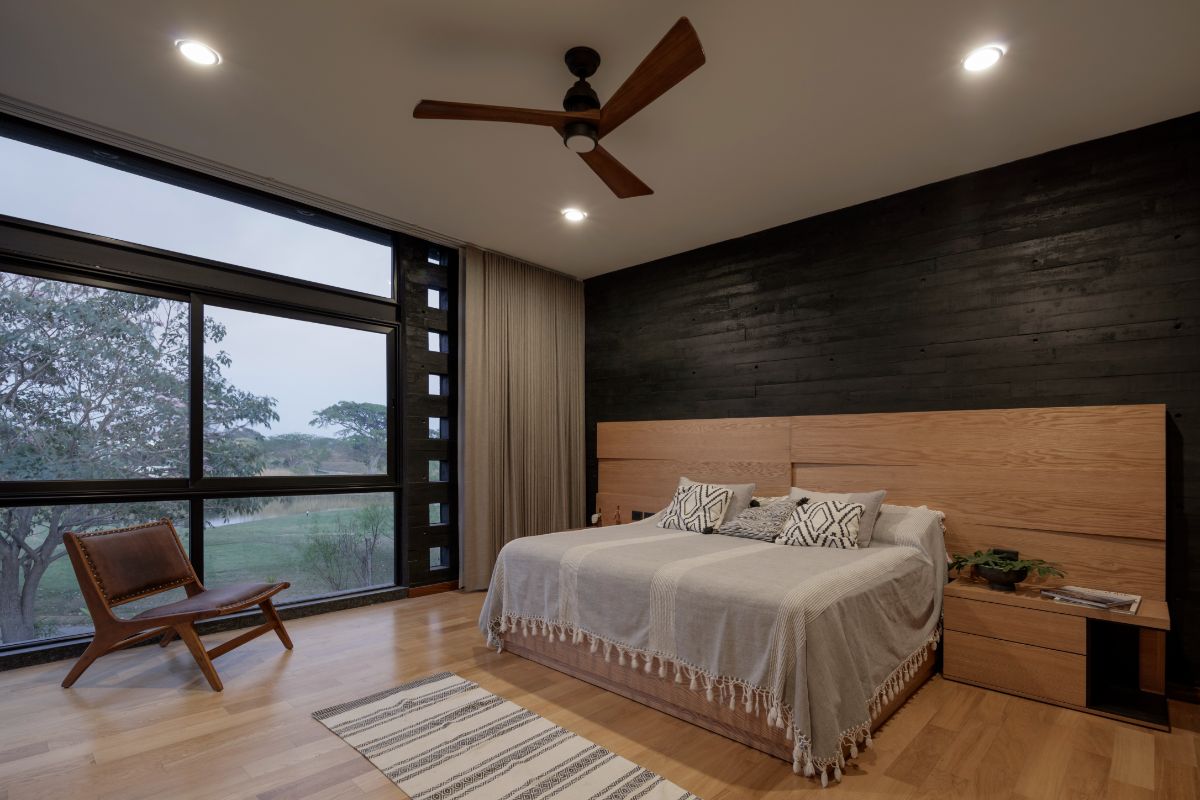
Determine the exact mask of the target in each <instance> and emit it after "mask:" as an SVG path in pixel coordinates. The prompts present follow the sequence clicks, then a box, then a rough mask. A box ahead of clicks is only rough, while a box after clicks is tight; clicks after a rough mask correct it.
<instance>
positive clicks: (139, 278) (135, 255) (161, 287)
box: [0, 115, 458, 653]
mask: <svg viewBox="0 0 1200 800" xmlns="http://www.w3.org/2000/svg"><path fill="white" fill-rule="evenodd" d="M14 131H19V132H21V135H19V136H14V135H13V132H14ZM0 136H6V137H7V136H11V137H12V138H17V139H20V140H22V141H26V142H29V143H32V144H37V145H39V146H46V147H50V149H55V150H59V151H62V152H69V153H71V154H73V155H75V154H78V153H79V152H80V151H83V150H89V151H90V150H96V151H101V150H102V151H103V152H105V153H117V154H119V155H120V163H121V168H124V169H131V165H140V166H138V167H137V168H136V169H131V171H138V172H139V173H140V174H146V175H148V176H149V177H153V178H155V179H159V180H164V181H166V182H168V183H174V184H175V185H180V186H184V187H185V188H189V189H193V190H198V191H204V192H206V193H210V194H216V195H218V196H222V197H225V198H226V199H231V200H234V201H235V202H243V204H245V205H250V206H251V207H255V208H259V209H262V210H269V211H273V212H274V213H281V212H280V209H281V208H282V209H286V208H291V209H296V208H304V207H303V206H301V205H300V204H297V203H293V202H291V201H287V200H283V199H282V198H276V197H272V196H270V195H265V194H264V193H262V192H258V191H257V190H253V189H248V188H246V187H242V186H238V185H235V184H231V183H229V182H227V181H223V180H221V179H218V178H212V177H209V176H205V175H200V174H198V173H192V172H190V171H187V170H183V169H181V168H178V167H174V166H172V165H167V164H164V163H161V162H157V161H154V160H152V159H147V158H146V157H144V156H141V155H138V154H134V153H130V152H126V151H122V150H120V149H118V148H114V147H111V146H109V145H107V144H98V143H95V142H91V141H89V140H87V139H83V138H82V137H77V136H74V135H72V134H65V133H61V132H58V131H54V130H51V129H47V128H43V127H42V126H37V125H34V124H32V123H26V122H24V121H20V120H15V119H14V118H11V117H6V116H4V115H0ZM93 160H96V159H93ZM100 163H108V162H107V161H102V162H100ZM147 165H148V166H147ZM247 197H249V198H251V199H254V200H255V202H244V200H245V198H247ZM306 210H309V211H311V212H312V217H309V216H308V215H307V214H306V215H304V217H305V218H304V221H305V222H312V221H313V219H317V220H322V221H324V222H325V227H330V228H332V229H334V230H340V231H343V232H346V231H362V230H367V229H369V230H371V231H373V236H374V237H375V238H374V239H373V240H374V241H379V240H380V239H381V238H386V241H387V242H388V243H389V245H390V247H391V250H392V274H391V286H392V296H391V297H390V298H384V297H381V296H378V295H371V294H366V293H362V292H357V291H354V290H349V289H341V288H339V287H336V286H330V285H326V284H320V283H313V282H310V281H305V280H301V279H297V278H290V277H288V276H284V275H278V274H275V273H271V272H266V271H261V270H255V269H251V268H246V267H241V266H238V265H233V264H226V263H222V262H215V261H212V260H209V259H205V258H201V257H196V256H190V255H186V254H181V253H173V252H169V251H164V250H161V249H158V248H154V247H149V246H145V245H139V244H136V243H131V242H125V241H118V240H114V239H109V238H107V237H103V236H98V235H94V234H89V233H85V232H80V231H74V230H68V229H64V228H59V227H56V226H52V225H48V224H44V223H40V222H34V221H29V220H23V219H18V218H14V217H9V216H4V215H0V271H5V272H13V273H19V274H25V275H30V276H33V277H41V278H46V279H49V280H61V281H67V282H72V283H78V284H84V285H89V286H96V287H99V288H105V289H112V290H116V291H122V292H133V293H137V294H143V295H150V296H154V297H160V298H164V299H168V300H174V301H181V302H186V303H189V307H190V320H189V322H190V341H189V345H190V347H189V349H190V353H189V359H190V366H189V370H190V372H189V378H190V382H189V403H188V405H189V408H188V413H189V422H188V425H189V434H188V440H189V454H188V475H187V477H184V478H137V479H119V480H49V481H48V480H39V481H0V506H31V505H58V504H75V503H81V504H82V503H122V502H132V501H147V500H162V501H170V500H185V501H187V502H188V503H189V517H190V518H189V527H190V536H189V545H190V551H191V557H192V562H193V565H194V567H195V569H196V571H197V573H198V574H199V575H200V576H201V579H202V580H203V578H204V509H203V506H204V501H205V500H214V499H223V498H229V497H284V496H302V495H322V494H361V493H381V494H389V495H391V497H392V504H393V512H394V517H393V531H394V534H393V535H394V537H395V538H394V546H393V552H394V559H395V563H394V578H393V583H394V585H393V586H391V587H386V588H385V589H384V590H383V591H382V592H381V595H384V594H386V595H388V596H394V593H395V592H394V589H395V588H396V587H399V588H405V587H409V586H413V585H421V584H423V583H434V582H440V581H444V580H447V579H448V578H454V579H456V578H457V572H456V569H457V562H458V547H457V514H456V512H455V511H454V504H453V498H454V497H455V494H456V491H457V489H456V484H457V475H456V467H455V465H456V463H457V457H456V452H455V446H456V436H455V431H453V429H452V430H451V438H449V439H446V440H439V441H438V444H439V445H440V446H441V447H440V448H439V458H443V459H445V460H447V461H449V462H450V465H451V466H450V473H451V475H450V480H449V481H444V482H439V483H436V484H433V485H434V486H436V487H437V491H436V493H437V494H438V495H439V498H440V497H441V496H444V497H445V499H446V501H447V502H450V503H451V512H450V520H449V522H448V523H447V524H446V525H442V526H439V528H440V529H441V530H440V531H439V533H441V534H443V535H441V536H439V537H437V538H438V539H439V542H438V543H439V544H441V543H443V540H444V544H445V546H448V547H449V551H450V563H451V568H450V569H439V570H437V573H438V574H437V575H431V574H428V570H425V571H422V570H419V569H417V570H414V569H413V568H412V567H413V564H414V559H413V551H414V550H415V549H419V548H420V547H423V546H425V539H426V538H427V537H425V536H422V535H419V533H418V535H416V536H415V537H414V536H413V535H412V529H413V524H412V522H413V520H412V517H413V515H412V513H411V507H412V505H413V504H414V501H415V500H416V497H414V494H416V495H422V496H424V494H425V492H424V491H422V487H419V486H417V487H416V491H415V492H414V491H413V488H414V484H418V483H420V481H417V480H415V479H414V476H413V475H412V474H411V473H410V471H409V470H410V463H413V462H415V461H416V460H420V462H421V464H422V465H424V464H425V459H426V458H427V456H426V452H425V451H426V450H427V449H428V448H420V447H418V448H414V444H415V445H418V446H419V445H424V444H426V442H415V443H414V442H413V440H412V439H411V437H409V436H408V435H407V434H406V431H407V427H408V426H407V425H406V416H405V414H406V413H407V411H408V409H409V408H410V407H413V406H414V404H416V405H418V406H419V405H423V404H422V403H421V402H420V400H419V399H418V398H415V395H419V394H424V393H425V392H426V390H427V383H425V382H421V383H419V384H418V385H415V386H414V385H413V383H412V381H411V377H410V373H411V367H410V350H416V349H417V346H418V345H419V348H420V349H426V345H427V342H426V341H425V339H420V340H419V341H413V339H414V337H413V336H410V335H409V331H410V330H412V329H415V328H418V327H421V328H422V329H423V328H424V327H426V326H428V325H429V324H430V321H431V318H432V319H433V321H434V322H436V323H437V324H438V327H439V328H440V329H441V330H443V331H445V332H447V334H449V335H450V336H457V335H458V333H457V331H458V327H457V319H456V313H455V311H453V309H454V307H455V305H456V303H455V302H453V298H454V297H456V289H457V285H456V280H457V260H458V251H457V249H456V248H451V247H448V246H446V245H442V244H435V243H432V242H428V241H426V240H422V239H418V238H417V237H413V236H410V235H408V234H405V233H400V232H396V231H387V230H385V229H382V228H377V227H374V226H368V225H366V224H364V223H359V222H357V221H351V220H343V219H341V218H338V217H335V215H331V214H329V213H328V212H325V211H322V210H319V209H306ZM435 249H436V252H437V253H438V254H439V257H440V259H441V261H442V262H443V263H442V264H441V265H440V266H437V265H433V264H432V263H428V254H429V253H431V252H435ZM430 269H440V270H442V271H444V274H445V277H444V280H440V281H439V282H438V284H437V288H439V289H441V290H443V291H447V292H450V293H451V294H450V295H449V298H450V299H451V302H450V304H449V308H450V309H451V310H441V311H437V310H433V309H428V308H425V307H424V304H420V306H419V307H418V306H417V304H415V303H413V302H412V297H413V294H414V287H417V286H419V285H421V284H420V283H419V282H420V281H421V280H423V279H425V280H427V279H428V274H427V273H428V271H429V270H430ZM418 273H419V274H418ZM208 305H214V306H220V307H226V308H234V309H237V310H242V311H249V312H253V313H260V314H266V315H270V316H276V317H283V318H286V319H295V320H300V321H306V322H314V323H319V324H326V325H337V326H340V327H346V328H351V329H356V330H367V331H371V332H377V333H382V334H383V335H385V336H386V337H387V345H386V348H387V350H386V352H387V358H386V362H387V363H386V365H385V369H386V372H387V374H386V383H387V392H388V396H387V401H386V402H387V418H388V452H387V469H386V471H385V472H384V473H383V474H378V475H346V476H340V475H339V476H330V475H311V476H309V475H303V476H251V477H244V478H230V477H220V476H211V477H210V476H205V475H204V471H203V413H204V404H203V382H202V376H203V352H204V332H203V325H202V324H198V323H202V321H203V315H204V309H205V307H206V306H208ZM414 312H415V313H414ZM450 349H451V351H452V352H451V353H450V354H444V353H443V354H433V353H429V354H428V355H429V356H434V355H439V356H441V357H442V360H443V361H442V364H441V365H442V366H444V367H445V369H446V374H448V375H451V376H453V375H454V374H455V372H454V371H453V367H454V358H455V355H454V353H453V350H454V349H455V348H454V347H453V346H452V347H451V348H450ZM449 388H450V391H449V393H448V395H446V396H444V397H438V398H431V399H434V400H437V401H439V408H443V407H444V408H445V409H446V416H449V417H450V418H451V419H454V418H455V417H456V415H457V402H458V392H457V386H456V385H455V381H453V380H451V381H450V387H449ZM415 449H419V450H420V452H414V450H415ZM426 502H428V501H426ZM451 531H452V532H453V536H452V537H449V538H448V537H447V536H446V535H445V534H448V533H449V532H451ZM415 539H419V540H420V543H418V542H417V541H415ZM363 591H365V590H361V589H360V590H351V591H349V592H338V593H330V594H328V595H324V596H322V597H324V598H339V597H342V596H345V595H347V594H355V593H361V592H363ZM320 599H322V598H320V597H318V598H313V597H306V598H303V599H301V600H297V601H294V602H293V603H290V604H284V605H285V606H286V605H294V604H295V605H311V604H312V603H313V602H314V600H320ZM87 638H90V634H85V635H72V636H63V637H55V638H47V639H37V640H32V641H27V642H13V643H4V644H0V653H3V652H5V651H8V650H14V649H20V648H28V647H31V646H50V645H55V644H61V643H64V642H74V641H80V640H83V639H87Z"/></svg>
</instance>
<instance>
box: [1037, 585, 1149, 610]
mask: <svg viewBox="0 0 1200 800" xmlns="http://www.w3.org/2000/svg"><path fill="white" fill-rule="evenodd" d="M1042 597H1046V598H1049V599H1051V600H1054V601H1056V602H1059V603H1070V604H1071V605H1075V606H1086V607H1088V608H1097V609H1100V610H1102V611H1115V612H1117V613H1118V614H1136V613H1137V611H1138V607H1139V606H1141V604H1142V596H1141V595H1140V594H1125V593H1123V592H1106V591H1104V590H1102V589H1087V588H1085V587H1083V586H1057V587H1055V588H1053V589H1042Z"/></svg>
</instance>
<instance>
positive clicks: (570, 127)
mask: <svg viewBox="0 0 1200 800" xmlns="http://www.w3.org/2000/svg"><path fill="white" fill-rule="evenodd" d="M563 144H565V145H566V146H567V149H568V150H570V151H571V152H573V153H590V152H592V151H593V150H595V149H596V127H595V126H594V125H589V124H588V123H586V122H570V123H567V124H566V125H565V126H564V127H563Z"/></svg>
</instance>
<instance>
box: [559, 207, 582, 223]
mask: <svg viewBox="0 0 1200 800" xmlns="http://www.w3.org/2000/svg"><path fill="white" fill-rule="evenodd" d="M562 215H563V217H565V218H566V220H567V222H583V221H584V220H585V219H587V212H586V211H580V210H579V209H578V208H564V209H563V210H562Z"/></svg>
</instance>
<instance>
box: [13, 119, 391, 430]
mask: <svg viewBox="0 0 1200 800" xmlns="http://www.w3.org/2000/svg"><path fill="white" fill-rule="evenodd" d="M0 214H8V215H10V216H14V217H20V218H23V219H29V220H34V221H37V222H44V223H47V224H50V225H58V226H61V227H64V228H71V229H74V230H81V231H86V232H88V233H95V234H100V235H102V236H110V237H113V238H117V239H124V240H126V241H130V242H136V243H138V244H145V245H150V246H153V247H160V248H163V249H167V250H173V251H176V252H181V253H187V254H190V255H198V256H202V257H205V258H212V259H216V260H220V261H225V262H229V263H233V264H238V265H241V266H248V267H254V268H256V269H262V270H267V271H270V272H276V273H279V274H283V275H289V276H291V277H297V278H305V279H308V280H313V281H319V282H322V283H330V284H335V285H339V286H342V287H345V288H351V289H356V290H358V291H364V292H370V293H373V294H380V295H385V296H386V295H388V294H389V293H390V290H391V279H390V276H391V250H390V248H387V247H384V246H382V245H378V244H375V243H373V242H367V241H364V240H361V239H356V238H354V237H352V236H346V235H344V234H341V233H337V232H335V231H330V230H326V229H325V228H317V227H314V226H312V225H305V224H304V223H301V222H297V221H295V220H290V219H285V218H284V217H280V216H277V215H275V214H269V213H267V212H264V211H258V210H257V209H252V208H247V207H245V206H240V205H237V204H236V203H230V202H227V201H225V200H220V199H217V198H214V197H209V196H208V195H204V194H200V193H199V192H192V191H189V190H187V189H181V188H179V187H177V186H171V185H169V184H163V183H158V182H156V181H153V180H150V179H148V178H143V177H141V176H139V175H133V174H131V173H128V172H123V171H121V170H117V169H111V168H109V167H105V166H102V165H100V164H95V163H93V162H90V161H86V160H84V159H80V158H75V157H73V156H67V155H63V154H61V153H57V152H54V151H50V150H44V149H42V148H40V147H34V146H32V145H28V144H25V143H23V142H16V141H13V140H11V139H5V138H3V137H0ZM205 313H206V314H207V315H208V316H210V317H212V318H213V319H216V320H217V321H219V322H221V323H222V324H224V325H225V326H226V331H227V335H226V338H225V340H224V341H222V342H221V343H220V344H218V345H212V344H209V345H207V347H208V348H209V349H210V354H212V353H211V349H212V348H214V347H216V348H217V349H221V350H224V351H226V352H227V353H229V355H230V357H231V358H232V359H233V364H232V366H230V367H227V368H225V374H226V375H227V376H228V378H229V379H230V381H231V382H232V383H233V385H234V386H236V387H237V388H239V389H242V390H245V391H249V392H253V393H254V394H259V395H264V394H265V395H270V396H272V397H274V398H276V399H277V400H278V401H279V403H278V405H277V406H276V409H275V410H276V411H277V412H278V413H279V416H280V420H279V422H277V423H275V424H273V425H272V426H271V429H270V431H267V430H265V429H263V433H272V434H278V433H314V434H322V435H326V436H331V435H333V431H332V430H330V429H324V430H322V429H320V428H314V427H311V426H309V424H308V423H309V420H311V419H312V418H313V412H315V411H318V410H320V409H322V408H326V407H327V406H331V405H333V404H334V403H336V402H338V401H340V400H352V401H357V402H369V403H381V404H382V403H386V402H387V388H386V383H387V342H386V337H385V336H384V335H383V334H380V333H370V332H367V331H359V330H353V329H349V328H341V327H337V326H334V325H320V324H316V323H311V322H299V321H296V320H290V319H283V318H280V317H271V316H267V315H264V314H253V313H249V312H245V311H234V310H232V309H226V308H218V307H214V306H206V308H205Z"/></svg>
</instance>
